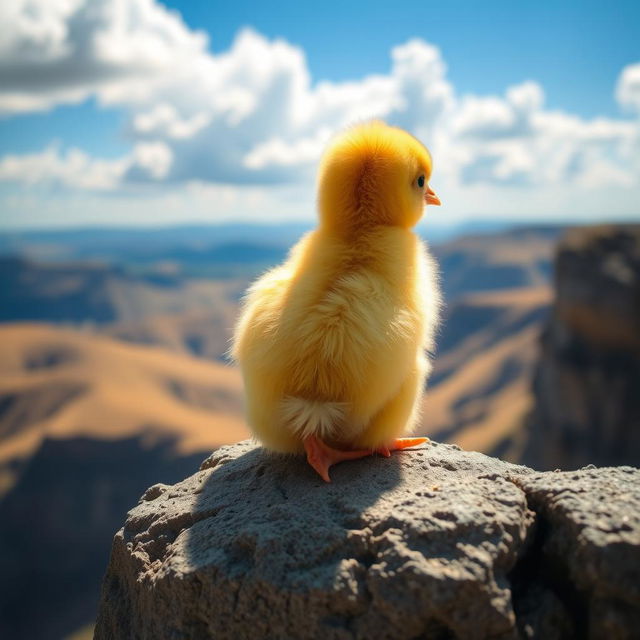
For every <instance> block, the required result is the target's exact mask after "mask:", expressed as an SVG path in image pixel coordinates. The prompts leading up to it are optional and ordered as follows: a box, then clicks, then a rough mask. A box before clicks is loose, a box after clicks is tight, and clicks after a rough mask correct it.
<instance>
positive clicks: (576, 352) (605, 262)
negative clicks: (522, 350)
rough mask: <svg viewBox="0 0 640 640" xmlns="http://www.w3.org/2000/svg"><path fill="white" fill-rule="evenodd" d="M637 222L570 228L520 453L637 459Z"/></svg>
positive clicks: (563, 458) (568, 463)
mask: <svg viewBox="0 0 640 640" xmlns="http://www.w3.org/2000/svg"><path fill="white" fill-rule="evenodd" d="M639 390H640V225H620V226H602V227H582V228H576V229H572V230H570V231H568V232H567V234H566V235H565V237H564V239H563V240H562V242H561V243H560V245H559V248H558V250H557V255H556V260H555V300H554V303H553V307H552V312H551V316H550V319H549V321H548V322H547V324H546V327H545V329H544V331H543V334H542V339H541V348H540V355H539V361H538V365H537V370H536V373H535V378H534V395H535V404H534V406H535V409H534V412H533V414H532V416H531V419H530V424H529V444H528V447H527V450H526V452H525V455H524V458H523V460H524V462H526V463H527V464H530V465H532V466H534V467H535V468H537V469H554V468H557V467H559V468H562V469H573V468H577V467H580V466H582V465H584V464H587V463H594V464H599V465H609V464H633V465H638V464H640V393H638V391H639Z"/></svg>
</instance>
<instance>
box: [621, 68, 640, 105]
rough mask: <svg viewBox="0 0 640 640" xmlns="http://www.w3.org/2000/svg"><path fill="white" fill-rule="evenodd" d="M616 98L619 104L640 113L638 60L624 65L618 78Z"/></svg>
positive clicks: (639, 69)
mask: <svg viewBox="0 0 640 640" xmlns="http://www.w3.org/2000/svg"><path fill="white" fill-rule="evenodd" d="M616 98H617V99H618V102H619V103H620V105H621V106H622V107H624V108H626V109H628V110H629V111H634V112H635V113H637V114H638V115H640V62H636V63H635V64H630V65H628V66H626V67H625V68H624V69H623V70H622V73H621V74H620V77H619V78H618V86H617V87H616Z"/></svg>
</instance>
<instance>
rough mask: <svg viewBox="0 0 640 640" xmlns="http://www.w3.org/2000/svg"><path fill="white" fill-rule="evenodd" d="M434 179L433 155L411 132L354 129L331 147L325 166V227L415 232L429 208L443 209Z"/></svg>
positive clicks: (379, 126) (321, 192)
mask: <svg viewBox="0 0 640 640" xmlns="http://www.w3.org/2000/svg"><path fill="white" fill-rule="evenodd" d="M430 177H431V156H430V155H429V152H428V151H427V149H426V148H425V147H424V146H423V145H422V144H421V143H420V142H419V141H418V140H416V139H415V138H414V137H413V136H412V135H410V134H409V133H407V132H406V131H403V130H402V129H398V128H397V127H390V126H388V125H386V124H385V123H384V122H380V121H373V122H368V123H366V124H361V125H358V126H356V127H353V128H351V129H348V130H347V131H345V132H344V133H342V134H341V135H340V136H338V137H337V138H336V139H335V140H334V141H333V142H332V143H331V144H330V145H329V147H328V149H327V150H326V152H325V154H324V156H323V158H322V161H321V164H320V171H319V178H318V208H319V212H320V220H321V224H322V225H323V226H325V227H328V228H331V229H337V230H345V231H349V230H357V229H361V228H363V227H368V226H377V225H394V226H400V227H404V228H410V227H413V226H414V225H415V224H416V223H417V222H418V220H419V219H420V218H421V216H422V212H423V209H424V205H425V203H426V204H440V200H439V199H438V197H437V196H436V195H435V193H434V192H433V190H432V189H431V188H430V187H429V178H430Z"/></svg>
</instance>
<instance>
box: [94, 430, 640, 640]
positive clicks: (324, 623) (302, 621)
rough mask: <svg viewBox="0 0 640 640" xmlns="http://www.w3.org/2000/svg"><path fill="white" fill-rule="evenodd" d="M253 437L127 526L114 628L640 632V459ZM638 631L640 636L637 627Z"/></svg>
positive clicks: (152, 492) (165, 632)
mask: <svg viewBox="0 0 640 640" xmlns="http://www.w3.org/2000/svg"><path fill="white" fill-rule="evenodd" d="M332 479H333V482H332V484H330V485H325V484H324V483H323V482H322V481H321V480H320V479H319V478H318V477H317V476H315V474H314V472H313V471H312V470H311V469H310V468H308V467H307V466H306V464H305V462H304V460H303V459H302V458H297V457H282V456H275V455H270V454H268V453H266V452H264V451H263V450H262V449H260V448H259V447H257V446H256V445H255V444H253V443H251V442H249V441H246V442H242V443H239V444H237V445H232V446H228V447H223V448H221V449H219V450H218V451H216V452H215V453H214V454H213V455H212V456H210V457H209V458H208V459H207V460H206V461H205V462H204V463H203V464H202V467H201V470H200V471H199V472H198V473H196V474H194V475H193V476H191V477H190V478H187V479H186V480H184V481H182V482H180V483H178V484H176V485H174V486H164V485H155V486H154V487H151V488H150V489H148V490H147V491H146V492H145V494H144V496H143V497H142V498H141V501H140V503H139V504H138V506H136V507H135V508H134V509H132V510H131V511H130V512H129V514H128V517H127V520H126V523H125V525H124V527H123V528H122V529H121V530H120V531H119V532H118V533H117V534H116V536H115V538H114V543H113V550H112V555H111V561H110V564H109V567H108V569H107V574H106V576H105V580H104V585H103V593H102V602H101V607H100V613H99V616H98V622H97V627H96V632H95V638H96V639H97V640H102V639H105V640H106V639H113V638H144V639H146V638H148V639H154V640H157V639H163V638H166V639H170V638H171V639H174V638H219V639H221V638H230V639H231V638H233V639H237V638H249V637H250V638H327V639H345V640H346V639H349V638H363V639H364V638H366V639H377V638H407V639H409V638H429V639H431V638H435V639H438V638H442V639H444V638H464V639H473V638H478V639H480V638H495V639H498V638H500V639H502V638H505V639H506V638H545V639H553V638H582V637H590V638H610V639H612V638H632V637H634V634H635V633H637V629H639V628H640V471H639V470H638V469H634V468H631V467H615V468H604V469H596V468H585V469H582V470H580V471H573V472H563V473H560V472H549V473H536V472H533V471H532V470H531V469H528V468H526V467H520V466H516V465H511V464H508V463H505V462H502V461H500V460H497V459H493V458H489V457H487V456H484V455H482V454H479V453H473V452H465V451H460V450H459V449H458V448H457V447H455V446H451V445H443V444H437V443H428V444H426V445H424V446H423V447H421V448H419V449H414V450H406V451H402V452H396V453H395V454H394V455H393V457H392V458H390V459H385V458H379V457H375V458H373V457H372V458H368V459H364V460H358V461H354V462H349V463H343V464H341V465H339V466H337V467H335V468H334V469H333V470H332ZM635 637H637V636H635Z"/></svg>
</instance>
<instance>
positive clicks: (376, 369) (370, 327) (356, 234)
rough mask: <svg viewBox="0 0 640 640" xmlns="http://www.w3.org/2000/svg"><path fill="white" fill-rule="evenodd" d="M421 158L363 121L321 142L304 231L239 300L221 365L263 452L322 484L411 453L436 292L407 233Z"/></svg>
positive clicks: (402, 134) (421, 249)
mask: <svg viewBox="0 0 640 640" xmlns="http://www.w3.org/2000/svg"><path fill="white" fill-rule="evenodd" d="M430 176H431V156H430V155H429V152H428V151H427V149H426V148H425V147H424V146H423V145H422V144H421V143H420V142H418V140H416V139H415V138H414V137H412V136H411V135H410V134H408V133H407V132H406V131H403V130H402V129H398V128H395V127H390V126H387V125H386V124H384V123H383V122H379V121H374V122H370V123H366V124H363V125H359V126H356V127H353V128H351V129H349V130H347V131H346V132H344V133H343V134H342V135H340V136H338V137H337V138H336V139H335V140H334V141H333V143H331V144H330V145H329V147H328V149H327V151H326V152H325V154H324V157H323V159H322V161H321V165H320V171H319V181H318V209H319V218H320V220H319V225H318V227H317V228H316V229H315V230H314V231H312V232H310V233H309V234H307V235H306V236H304V237H303V238H302V239H301V240H300V241H299V242H298V244H297V245H296V246H295V247H293V249H292V250H291V253H290V255H289V258H288V259H287V261H286V262H285V263H284V264H282V265H281V266H279V267H276V268H274V269H272V270H271V271H269V272H267V273H266V274H265V275H263V276H262V277H261V278H260V279H259V280H258V281H257V282H255V284H253V285H252V286H251V287H250V289H249V290H248V292H247V296H246V299H245V302H244V307H243V311H242V314H241V317H240V320H239V322H238V324H237V327H236V330H235V335H234V338H233V346H232V350H231V353H232V356H233V358H234V359H235V360H236V362H237V363H238V364H239V366H240V370H241V372H242V376H243V379H244V384H245V393H246V411H247V420H248V423H249V426H250V427H251V430H252V432H253V433H254V435H255V436H256V438H258V440H260V442H261V443H262V444H263V446H265V447H266V448H267V449H271V450H273V451H279V452H284V453H303V452H306V455H307V460H308V462H309V464H310V465H311V466H312V467H313V468H314V469H315V470H316V471H317V472H318V473H319V474H320V476H321V477H322V478H323V479H324V480H325V481H326V482H329V481H330V480H329V467H330V466H331V465H333V464H336V463H337V462H340V461H342V460H349V459H354V458H360V457H363V456H367V455H371V454H372V453H374V452H377V453H380V454H382V455H385V456H387V457H388V456H389V455H390V451H391V450H394V449H402V448H405V447H407V446H412V445H416V444H420V443H422V442H424V441H425V440H426V439H427V438H402V437H401V436H402V435H404V434H407V433H410V432H411V430H412V429H413V428H414V426H415V424H416V421H417V419H418V407H419V400H420V398H421V395H422V391H423V388H424V382H425V378H426V376H427V374H428V373H429V371H430V369H431V365H430V363H429V361H428V359H427V357H426V354H425V350H426V351H430V350H432V348H433V346H434V333H435V330H436V327H437V323H438V311H439V306H440V292H439V289H438V284H437V276H436V270H435V266H434V263H433V260H432V258H431V257H430V255H429V254H428V252H427V250H426V247H425V245H424V244H423V243H422V242H421V240H420V239H419V238H418V236H417V235H416V234H415V233H413V232H412V231H411V229H412V227H413V226H414V225H415V224H416V223H417V222H418V220H419V219H420V217H421V216H422V213H423V209H424V205H425V203H426V204H434V205H439V204H440V200H439V199H438V197H437V196H436V194H435V193H434V192H433V190H432V189H431V188H430V187H429V177H430Z"/></svg>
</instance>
